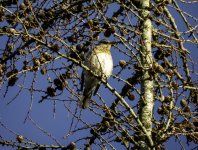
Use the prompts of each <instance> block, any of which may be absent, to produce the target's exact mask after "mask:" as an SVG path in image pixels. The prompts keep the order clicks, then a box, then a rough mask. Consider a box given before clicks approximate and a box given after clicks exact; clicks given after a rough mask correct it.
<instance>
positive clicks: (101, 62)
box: [81, 41, 113, 109]
mask: <svg viewBox="0 0 198 150" xmlns="http://www.w3.org/2000/svg"><path fill="white" fill-rule="evenodd" d="M111 46H112V43H111V42H109V41H100V43H99V44H98V45H97V46H96V47H95V48H94V49H93V50H91V51H89V52H88V54H87V56H86V57H85V61H84V65H85V66H87V67H88V68H89V69H90V70H91V71H93V72H94V73H95V74H96V75H98V76H100V77H101V78H103V79H105V80H107V79H108V78H109V77H110V76H111V74H112V71H113V59H112V55H111V51H110V49H111ZM81 81H82V83H81V86H82V87H81V88H83V86H84V91H83V96H82V99H81V107H82V108H83V109H86V108H88V107H89V103H90V100H91V97H92V94H93V92H94V95H95V94H96V93H97V90H98V89H99V86H100V83H101V82H100V79H98V78H96V77H95V76H93V75H92V74H91V73H90V71H87V70H85V69H84V70H83V72H82V80H81Z"/></svg>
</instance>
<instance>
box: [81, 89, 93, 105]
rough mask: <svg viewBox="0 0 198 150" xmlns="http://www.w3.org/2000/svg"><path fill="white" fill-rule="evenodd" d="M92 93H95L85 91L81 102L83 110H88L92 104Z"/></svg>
mask: <svg viewBox="0 0 198 150" xmlns="http://www.w3.org/2000/svg"><path fill="white" fill-rule="evenodd" d="M92 93H93V90H89V91H86V90H85V91H84V93H83V98H82V100H81V107H82V108H83V109H86V108H88V107H89V103H90V100H91V96H92Z"/></svg>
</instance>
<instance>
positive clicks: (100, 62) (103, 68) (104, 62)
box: [90, 53, 113, 77]
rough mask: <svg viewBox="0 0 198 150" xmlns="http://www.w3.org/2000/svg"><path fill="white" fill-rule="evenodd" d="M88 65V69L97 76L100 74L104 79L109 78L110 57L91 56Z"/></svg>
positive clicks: (105, 55) (111, 66)
mask: <svg viewBox="0 0 198 150" xmlns="http://www.w3.org/2000/svg"><path fill="white" fill-rule="evenodd" d="M90 65H91V66H90V69H92V70H93V71H96V73H97V74H98V75H101V73H102V74H104V75H105V76H106V77H109V76H110V75H111V73H112V70H113V60H112V56H111V55H110V54H107V53H99V54H97V55H93V57H92V58H91V64H90Z"/></svg>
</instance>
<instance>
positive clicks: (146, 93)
mask: <svg viewBox="0 0 198 150" xmlns="http://www.w3.org/2000/svg"><path fill="white" fill-rule="evenodd" d="M141 6H142V12H141V16H142V18H143V24H142V38H141V40H142V41H141V42H142V48H141V53H142V55H141V65H142V67H143V74H142V80H141V93H142V95H141V99H140V103H139V104H140V105H139V107H140V108H139V117H140V121H141V122H142V124H143V125H144V127H145V128H146V130H147V133H148V135H149V136H150V137H151V132H152V114H153V106H154V99H153V79H152V77H151V75H150V73H149V70H150V69H151V68H152V64H153V57H152V48H151V38H152V23H151V20H150V19H149V17H148V16H149V13H150V12H149V11H148V10H147V9H146V8H149V0H144V1H142V4H141ZM140 143H141V145H140V148H141V149H150V148H149V145H150V144H149V143H148V142H147V139H146V136H145V135H142V136H141V138H140Z"/></svg>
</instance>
